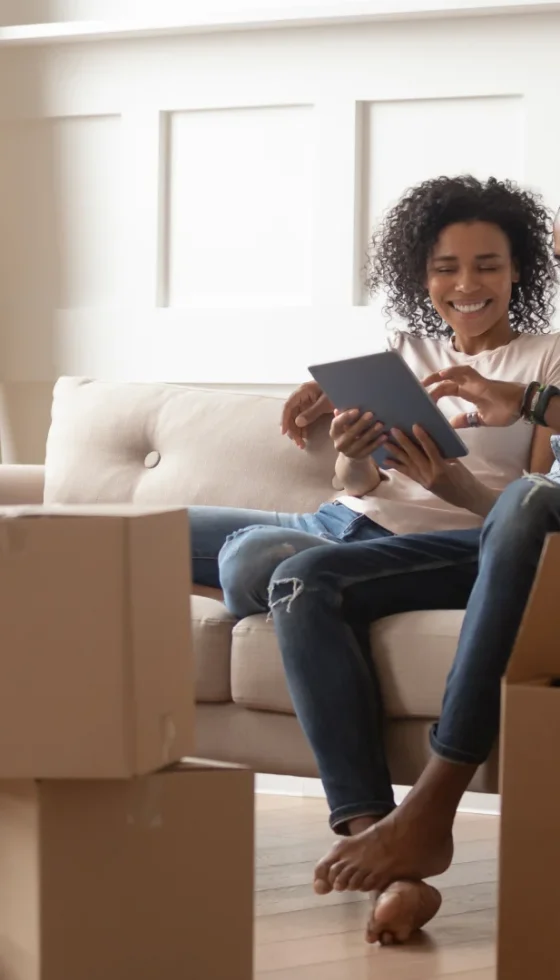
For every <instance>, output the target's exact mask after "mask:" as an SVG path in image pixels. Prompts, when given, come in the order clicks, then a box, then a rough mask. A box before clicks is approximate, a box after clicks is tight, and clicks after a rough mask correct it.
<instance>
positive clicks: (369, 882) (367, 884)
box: [360, 871, 379, 892]
mask: <svg viewBox="0 0 560 980" xmlns="http://www.w3.org/2000/svg"><path fill="white" fill-rule="evenodd" d="M378 888H379V882H378V880H377V876H376V875H374V874H373V872H371V871H366V872H365V874H364V878H363V879H362V883H361V885H360V891H361V892H372V891H375V890H376V889H378Z"/></svg>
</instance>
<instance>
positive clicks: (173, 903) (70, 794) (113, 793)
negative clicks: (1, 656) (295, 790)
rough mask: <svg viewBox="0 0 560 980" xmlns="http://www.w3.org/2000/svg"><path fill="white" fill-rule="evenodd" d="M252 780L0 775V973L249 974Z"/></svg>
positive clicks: (214, 978) (220, 772) (244, 773)
mask: <svg viewBox="0 0 560 980" xmlns="http://www.w3.org/2000/svg"><path fill="white" fill-rule="evenodd" d="M252 929H253V776H252V773H250V772H249V771H248V770H246V769H241V768H239V767H234V766H225V765H220V764H219V763H203V762H200V761H199V762H196V761H192V762H191V761H185V762H184V763H183V764H179V765H177V766H174V767H172V768H170V769H168V770H164V771H162V772H159V773H156V774H154V775H151V776H141V777H138V778H135V779H130V780H111V781H95V780H87V781H70V780H63V781H41V782H14V783H0V976H1V977H2V980H129V978H130V980H157V978H161V980H251V977H252Z"/></svg>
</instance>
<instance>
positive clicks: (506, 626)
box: [431, 476, 560, 764]
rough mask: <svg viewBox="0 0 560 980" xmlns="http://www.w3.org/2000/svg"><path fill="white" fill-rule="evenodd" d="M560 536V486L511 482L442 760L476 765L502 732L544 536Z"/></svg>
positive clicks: (459, 658) (474, 601)
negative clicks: (504, 696) (512, 665)
mask: <svg viewBox="0 0 560 980" xmlns="http://www.w3.org/2000/svg"><path fill="white" fill-rule="evenodd" d="M558 531H560V485H558V484H556V485H554V484H551V483H550V482H548V481H547V480H545V479H543V478H542V477H538V476H537V477H526V478H523V479H521V480H516V482H515V483H512V484H510V486H509V487H508V488H507V489H506V490H505V491H504V493H503V494H502V495H501V497H500V498H499V499H498V501H497V503H496V504H495V506H494V507H493V509H492V511H491V512H490V514H489V515H488V517H487V518H486V521H485V524H484V527H483V530H482V536H481V541H480V568H479V573H478V577H477V580H476V583H475V585H474V588H473V590H472V593H471V597H470V599H469V602H468V605H467V611H466V614H465V619H464V621H463V627H462V630H461V636H460V639H459V646H458V649H457V653H456V656H455V660H454V663H453V667H452V669H451V671H450V674H449V677H448V679H447V685H446V690H445V695H444V699H443V706H442V711H441V717H440V719H439V722H438V724H437V725H435V726H434V728H433V731H432V737H431V742H432V748H433V750H434V752H435V753H436V754H438V755H440V756H442V757H443V758H445V759H449V760H451V761H455V762H468V763H475V764H480V763H482V762H484V761H485V760H486V759H487V758H488V755H489V754H490V751H491V749H492V746H493V745H494V742H495V740H496V738H497V736H498V732H499V725H500V691H501V679H502V676H503V674H504V673H505V670H506V667H507V664H508V660H509V658H510V655H511V652H512V649H513V645H514V643H515V638H516V636H517V631H518V630H519V627H520V625H521V619H522V616H523V613H524V611H525V606H526V603H527V600H528V598H529V593H530V591H531V588H532V585H533V581H534V578H535V574H536V571H537V567H538V564H539V559H540V556H541V551H542V548H543V544H544V542H545V538H546V536H547V534H551V533H553V532H558ZM558 598H559V601H560V588H559V596H558ZM558 641H559V643H560V637H559V638H558Z"/></svg>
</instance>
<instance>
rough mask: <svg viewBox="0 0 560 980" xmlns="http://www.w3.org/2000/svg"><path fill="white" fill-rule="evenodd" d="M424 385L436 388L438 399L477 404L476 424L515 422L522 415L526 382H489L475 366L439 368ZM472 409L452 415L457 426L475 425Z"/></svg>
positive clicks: (498, 424)
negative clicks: (457, 399) (458, 400)
mask: <svg viewBox="0 0 560 980" xmlns="http://www.w3.org/2000/svg"><path fill="white" fill-rule="evenodd" d="M423 384H424V387H425V388H430V387H431V386H432V385H434V386H435V387H434V388H432V390H431V391H430V395H431V396H432V398H433V400H434V401H435V402H438V401H439V400H440V398H463V399H464V400H465V401H466V402H470V403H471V405H474V406H475V408H476V409H477V411H476V412H475V413H474V415H475V416H476V418H475V420H474V421H475V422H476V425H491V426H504V425H513V423H514V422H517V420H518V419H519V418H520V417H521V405H522V403H523V396H524V394H525V385H521V384H517V383H515V382H513V381H489V380H488V378H484V377H483V376H482V375H481V374H479V373H478V371H475V369H474V368H472V367H452V368H447V370H445V371H438V372H437V373H436V374H431V375H430V376H429V378H425V379H424V382H423ZM469 415H471V416H472V415H473V413H472V412H463V413H462V414H461V415H456V416H455V417H454V418H452V419H451V420H450V421H451V425H452V426H453V428H455V429H466V428H468V427H469V426H472V424H473V420H472V419H469Z"/></svg>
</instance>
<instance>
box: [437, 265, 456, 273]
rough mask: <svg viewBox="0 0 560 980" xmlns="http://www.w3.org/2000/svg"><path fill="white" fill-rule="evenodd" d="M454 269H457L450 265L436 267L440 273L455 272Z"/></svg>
mask: <svg viewBox="0 0 560 980" xmlns="http://www.w3.org/2000/svg"><path fill="white" fill-rule="evenodd" d="M454 271H455V270H454V269H452V268H451V267H450V266H440V268H439V269H436V272H437V273H438V275H439V274H441V273H442V272H454Z"/></svg>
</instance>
